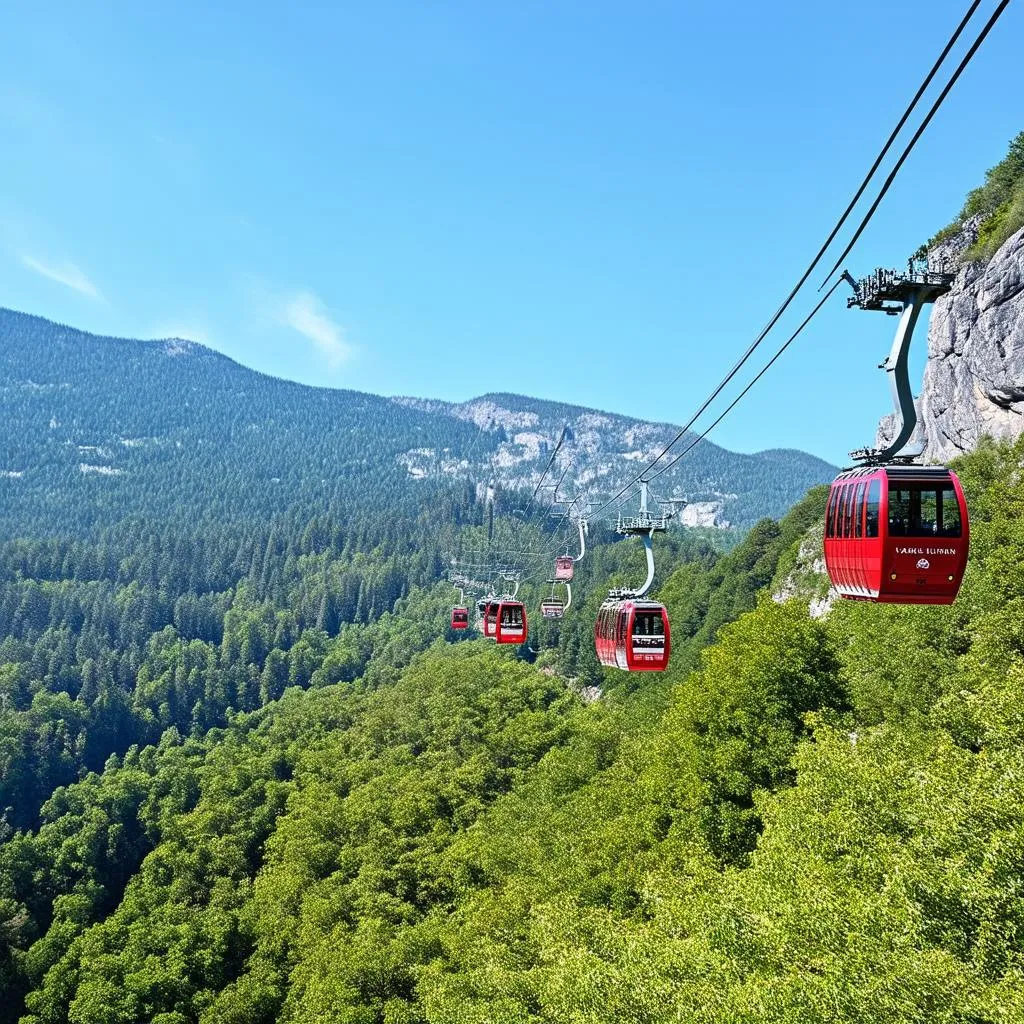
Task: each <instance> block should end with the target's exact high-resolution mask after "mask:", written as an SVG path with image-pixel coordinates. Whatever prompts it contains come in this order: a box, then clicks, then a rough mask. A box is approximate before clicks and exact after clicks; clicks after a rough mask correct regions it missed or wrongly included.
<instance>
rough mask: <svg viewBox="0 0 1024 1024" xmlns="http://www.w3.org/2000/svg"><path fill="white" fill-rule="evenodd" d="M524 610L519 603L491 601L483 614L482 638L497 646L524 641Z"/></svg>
mask: <svg viewBox="0 0 1024 1024" xmlns="http://www.w3.org/2000/svg"><path fill="white" fill-rule="evenodd" d="M526 628H527V627H526V608H525V607H524V606H523V603H522V602H521V601H491V602H490V603H489V604H488V605H487V610H486V611H485V612H484V636H488V637H490V638H491V639H493V640H497V641H498V643H499V644H521V643H524V642H525V640H526Z"/></svg>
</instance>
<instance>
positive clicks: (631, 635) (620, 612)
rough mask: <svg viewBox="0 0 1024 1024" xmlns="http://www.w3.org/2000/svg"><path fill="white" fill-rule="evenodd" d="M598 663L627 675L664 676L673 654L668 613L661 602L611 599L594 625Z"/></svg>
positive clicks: (605, 603) (604, 605)
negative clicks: (642, 673) (617, 669)
mask: <svg viewBox="0 0 1024 1024" xmlns="http://www.w3.org/2000/svg"><path fill="white" fill-rule="evenodd" d="M594 647H595V649H596V651H597V660H598V661H600V662H601V664H602V665H607V666H608V667H609V668H621V669H625V671H627V672H663V671H664V670H665V669H666V668H668V659H669V655H670V654H671V652H672V635H671V630H670V629H669V622H668V612H667V611H666V610H665V606H664V605H663V604H659V603H658V602H657V601H639V600H626V601H617V600H615V599H613V598H609V599H608V600H607V601H605V602H604V604H602V605H601V609H600V611H599V612H598V613H597V622H596V623H595V624H594Z"/></svg>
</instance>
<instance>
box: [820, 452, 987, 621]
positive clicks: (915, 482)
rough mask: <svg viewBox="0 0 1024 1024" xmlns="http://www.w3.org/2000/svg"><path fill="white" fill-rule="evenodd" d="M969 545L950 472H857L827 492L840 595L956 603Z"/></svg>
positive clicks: (829, 545) (832, 568)
mask: <svg viewBox="0 0 1024 1024" xmlns="http://www.w3.org/2000/svg"><path fill="white" fill-rule="evenodd" d="M969 545H970V523H969V520H968V516H967V502H966V501H965V499H964V492H963V490H962V489H961V487H960V481H959V480H958V479H957V476H956V474H955V473H952V472H950V471H949V470H948V469H943V468H942V467H939V466H881V467H877V466H876V467H870V466H868V467H863V468H860V469H851V470H849V471H847V472H845V473H841V474H840V475H839V476H838V477H836V479H835V481H834V482H833V484H832V488H831V490H830V491H829V496H828V506H827V508H826V511H825V566H826V568H827V569H828V575H829V579H831V581H832V585H833V586H834V587H835V588H836V590H837V591H838V592H839V594H840V596H842V597H848V598H852V599H853V600H857V601H878V602H885V603H889V604H952V603H953V601H954V600H955V599H956V595H957V592H958V591H959V590H960V582H961V580H963V576H964V570H965V569H966V567H967V550H968V547H969Z"/></svg>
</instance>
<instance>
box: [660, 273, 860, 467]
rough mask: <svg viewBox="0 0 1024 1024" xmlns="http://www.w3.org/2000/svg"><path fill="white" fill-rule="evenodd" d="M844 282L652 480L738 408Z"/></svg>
mask: <svg viewBox="0 0 1024 1024" xmlns="http://www.w3.org/2000/svg"><path fill="white" fill-rule="evenodd" d="M842 283H843V279H842V278H839V279H838V280H837V281H836V282H835V283H834V284H833V285H832V287H831V288H829V290H828V291H827V292H825V294H824V295H823V296H822V297H821V299H820V300H819V301H818V304H817V305H816V306H815V307H814V309H812V310H811V312H810V313H808V314H807V316H806V317H805V318H804V320H803V322H802V323H801V324H800V326H799V327H798V328H797V329H796V330H795V331H794V332H793V333H792V334H791V335H790V336H789V337H788V338H787V339H786V340H785V342H784V343H783V344H782V345H780V346H779V348H778V350H777V351H776V352H775V355H773V356H772V357H771V359H769V360H768V362H767V363H765V364H764V366H762V367H761V369H760V370H759V371H758V373H757V375H756V376H755V377H753V378H752V379H751V380H750V382H749V383H748V384H747V386H746V387H745V388H744V389H743V390H742V391H741V392H740V393H739V394H738V395H737V396H736V397H735V398H734V399H733V400H732V402H730V403H729V405H727V406H726V408H725V409H724V411H723V412H722V413H721V415H720V416H719V417H718V419H716V420H715V421H714V423H712V424H711V425H710V426H709V427H707V428H705V430H704V431H703V432H702V433H700V434H698V435H697V436H696V437H695V438H694V439H693V440H692V441H691V442H690V443H689V444H688V445H687V446H686V447H685V448H684V449H683V450H682V451H681V452H679V454H678V455H676V457H675V458H674V459H673V460H672V461H671V462H669V463H667V464H666V465H665V466H662V468H661V469H659V470H658V472H657V473H655V474H653V475H652V476H651V477H650V479H651V480H657V479H658V477H659V476H661V475H662V474H663V473H667V472H668V471H669V470H670V469H671V468H672V467H673V466H674V465H675V464H676V463H677V462H679V460H680V459H682V458H683V457H684V456H685V455H688V454H689V453H690V452H692V451H693V449H694V448H696V447H697V445H699V444H700V443H701V441H703V440H704V438H706V437H707V436H708V434H710V433H711V431H712V430H714V429H715V427H717V426H718V424H719V423H721V422H722V420H724V419H725V417H726V416H728V415H729V413H731V412H732V411H733V409H735V408H736V406H737V405H739V403H740V401H741V400H742V399H743V398H744V397H745V396H746V394H747V392H748V391H750V389H751V388H752V387H753V386H754V385H755V384H756V383H757V382H758V381H759V380H760V379H761V378H762V377H763V376H764V375H765V374H766V373H767V372H768V371H769V370H770V369H771V368H772V366H773V365H774V364H775V362H776V361H777V360H778V359H779V357H780V356H781V355H782V353H783V352H785V351H786V349H787V348H789V346H790V345H792V344H793V342H794V341H796V339H797V338H798V337H799V336H800V334H801V333H802V332H803V329H804V328H805V327H806V326H807V325H808V324H809V323H810V322H811V321H812V320H813V319H814V317H815V316H817V314H818V312H819V310H820V309H821V308H822V306H824V305H825V303H826V302H828V300H829V299H830V298H832V295H833V293H834V292H835V290H836V289H837V288H838V287H839V286H840V285H841V284H842Z"/></svg>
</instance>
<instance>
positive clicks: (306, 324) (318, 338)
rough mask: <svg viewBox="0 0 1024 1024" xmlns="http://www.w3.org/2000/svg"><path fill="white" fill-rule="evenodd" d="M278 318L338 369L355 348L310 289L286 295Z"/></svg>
mask: <svg viewBox="0 0 1024 1024" xmlns="http://www.w3.org/2000/svg"><path fill="white" fill-rule="evenodd" d="M278 318H279V319H280V321H281V322H282V323H283V324H285V325H287V326H288V327H291V328H292V330H295V331H298V332H299V334H301V335H302V336H303V337H305V338H308V339H309V340H310V341H311V342H313V344H314V345H316V347H317V348H318V349H319V350H320V351H321V352H322V353H323V354H324V355H325V356H326V357H327V361H328V362H329V363H330V364H331V366H332V367H335V368H337V367H339V366H341V365H342V363H345V362H347V361H348V360H349V359H350V358H351V357H352V354H353V351H354V349H353V347H352V345H350V344H349V342H348V341H347V340H346V339H345V332H344V330H343V329H342V327H341V326H340V325H339V324H337V323H336V322H335V321H334V320H333V319H332V318H331V316H330V314H329V313H328V312H327V309H326V307H325V306H324V304H323V302H321V300H320V299H319V297H318V296H317V295H316V294H314V293H313V292H311V291H301V292H296V293H295V294H294V295H290V296H288V297H287V298H285V299H284V301H283V302H282V304H281V308H280V311H279V316H278Z"/></svg>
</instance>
